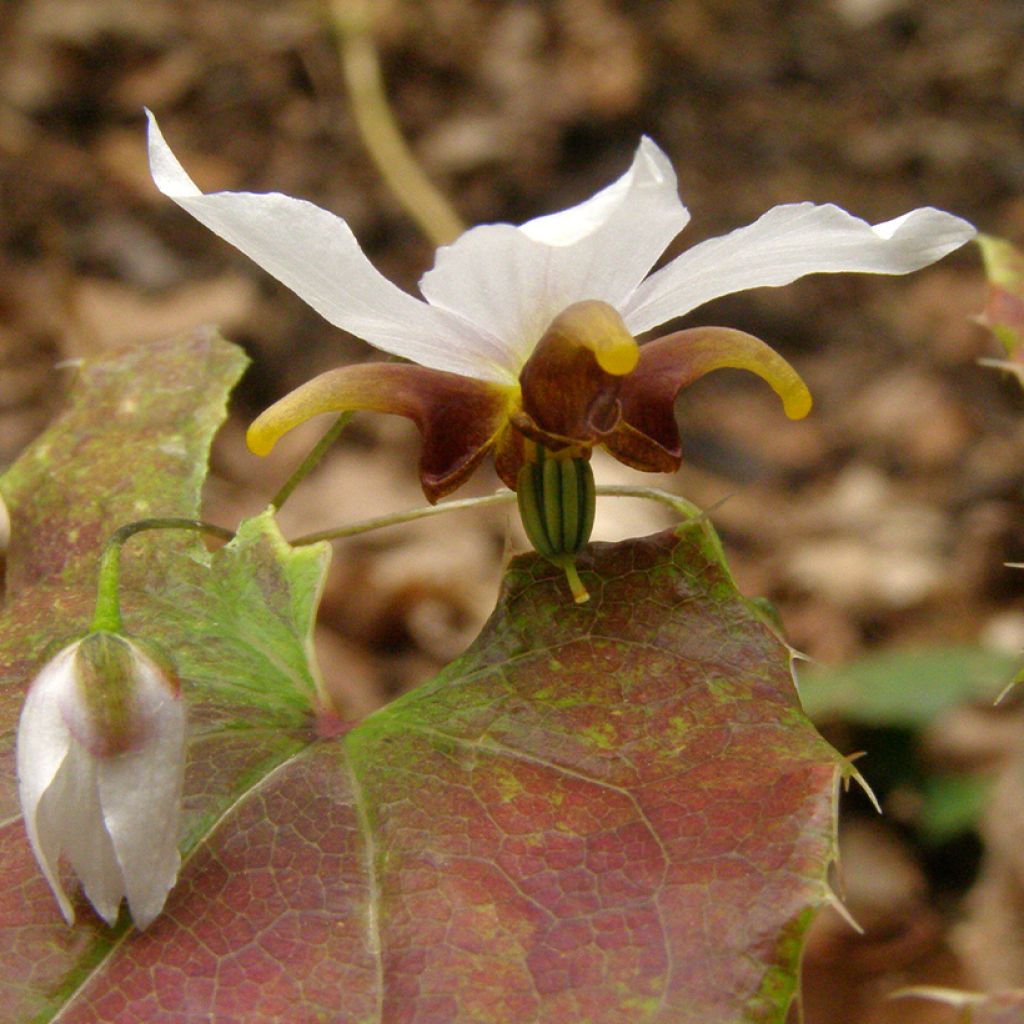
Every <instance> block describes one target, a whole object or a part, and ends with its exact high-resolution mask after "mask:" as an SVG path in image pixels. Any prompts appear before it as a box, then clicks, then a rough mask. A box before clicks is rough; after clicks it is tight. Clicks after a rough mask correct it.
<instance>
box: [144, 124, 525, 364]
mask: <svg viewBox="0 0 1024 1024" xmlns="http://www.w3.org/2000/svg"><path fill="white" fill-rule="evenodd" d="M147 114H148V116H149V161H150V170H151V172H152V175H153V180H154V181H155V182H156V186H157V188H159V189H160V191H161V192H163V194H164V195H166V196H167V197H168V198H170V199H173V200H174V202H176V203H177V204H178V205H179V206H180V207H182V209H184V210H187V211H188V212H189V213H191V214H192V216H193V217H195V218H196V220H198V221H200V222H201V223H203V224H205V225H206V226H207V227H208V228H210V229H211V230H212V231H214V232H216V233H217V234H218V235H220V236H221V238H223V239H225V240H227V241H228V242H230V243H231V244H232V245H234V246H236V247H237V248H239V249H241V250H242V252H244V253H245V254H246V255H247V256H249V257H251V258H252V259H253V260H255V261H256V262H257V263H258V264H259V265H260V266H261V267H263V269H264V270H266V271H267V272H268V273H270V274H273V276H274V277H276V278H277V279H278V280H279V281H281V282H282V283H283V284H285V285H287V286H288V287H289V288H291V290H292V291H294V292H295V293H296V295H298V296H299V297H300V298H301V299H304V300H305V301H306V302H308V303H309V304H310V305H311V306H312V307H313V308H314V309H315V310H316V311H317V312H318V313H319V314H320V315H321V316H323V317H324V318H325V319H327V320H329V321H330V322H331V323H332V324H335V325H336V326H337V327H341V328H343V329H344V330H347V331H351V332H352V333H353V334H355V335H357V336H358V337H360V338H363V339H364V340H366V341H368V342H370V344H371V345H375V346H376V347H377V348H380V349H384V351H386V352H391V353H393V354H395V355H399V356H404V357H406V358H408V359H412V360H415V361H416V362H418V363H422V364H423V365H424V366H432V367H434V368H436V369H441V370H451V371H453V372H455V373H464V374H467V375H469V376H474V377H480V378H482V379H487V380H499V381H500V380H504V379H506V378H507V374H505V373H504V372H503V371H502V369H501V359H502V355H503V352H504V349H503V347H502V345H501V344H500V343H499V342H498V341H497V339H496V338H495V337H493V336H492V335H490V334H489V332H488V331H487V330H486V329H480V328H478V327H472V326H470V325H469V324H468V323H466V322H465V321H464V320H463V319H461V318H460V317H458V316H457V315H455V314H453V313H450V312H445V311H443V310H439V309H432V308H431V307H430V306H428V305H427V304H426V303H424V302H421V301H420V300H419V299H417V298H415V297H414V296H412V295H409V294H408V293H406V292H404V291H402V290H401V289H400V288H398V287H397V286H396V285H394V284H392V283H391V282H390V281H389V280H388V279H387V278H386V277H384V276H383V275H381V274H380V273H379V272H378V271H377V270H376V269H375V268H374V266H373V265H372V264H371V263H370V261H369V260H368V259H367V258H366V256H365V255H364V253H363V251H362V249H360V248H359V243H358V242H357V241H356V238H355V236H354V235H353V234H352V230H351V229H350V228H349V226H348V225H347V224H346V223H345V221H343V220H342V219H341V218H340V217H336V216H335V215H334V214H332V213H328V212H327V211H326V210H321V209H320V208H319V207H317V206H314V205H313V204H312V203H308V202H305V201H304V200H301V199H292V198H290V197H289V196H284V195H281V194H280V193H277V192H270V193H266V194H254V193H250V192H215V193H211V194H209V195H204V194H203V193H202V192H200V191H199V189H198V188H197V187H196V185H195V184H194V183H193V182H192V180H191V178H189V176H188V174H186V172H185V170H184V169H183V168H182V166H181V164H180V163H179V162H178V160H177V158H176V157H175V156H174V154H173V153H172V152H171V150H170V148H169V147H168V145H167V143H166V142H165V141H164V138H163V135H162V134H161V133H160V129H159V127H158V126H157V123H156V119H155V118H154V117H153V115H152V114H149V112H148V111H147Z"/></svg>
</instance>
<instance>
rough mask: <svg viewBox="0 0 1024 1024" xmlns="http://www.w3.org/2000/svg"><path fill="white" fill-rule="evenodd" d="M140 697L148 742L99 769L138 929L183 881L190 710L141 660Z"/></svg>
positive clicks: (103, 800) (102, 794)
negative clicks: (181, 845)
mask: <svg viewBox="0 0 1024 1024" xmlns="http://www.w3.org/2000/svg"><path fill="white" fill-rule="evenodd" d="M138 672H139V675H138V680H137V681H138V692H139V696H140V699H141V700H142V702H144V703H147V704H148V705H149V707H148V709H147V714H146V717H147V720H148V726H149V731H150V739H149V742H147V743H146V745H145V746H143V747H141V748H139V749H138V750H135V751H132V752H131V753H128V754H122V755H120V756H118V757H109V758H103V759H102V760H100V761H98V762H97V766H96V778H97V792H98V794H99V802H100V806H101V808H102V815H103V822H104V824H105V826H106V832H107V833H109V835H110V841H111V843H112V844H113V851H114V855H115V856H116V858H117V863H118V865H119V866H120V872H121V875H122V876H123V878H124V895H125V896H127V898H128V906H129V909H130V910H131V912H132V920H133V921H134V922H135V925H136V927H137V928H140V929H142V928H145V927H147V926H148V925H149V924H150V922H152V921H153V919H154V918H155V917H156V916H157V915H158V914H159V913H160V911H161V910H163V907H164V902H165V901H166V899H167V894H168V892H170V890H171V887H172V886H173V885H174V882H175V879H176V878H177V877H178V868H179V866H180V864H181V857H180V855H179V853H178V824H179V821H180V817H181V787H182V781H183V778H184V767H185V705H184V701H182V700H181V698H180V697H172V696H170V695H169V694H168V692H167V688H166V683H165V681H164V680H163V678H162V677H161V676H160V675H159V673H158V672H157V671H156V670H155V669H154V668H153V667H152V666H145V665H144V664H143V663H142V662H141V659H140V663H139V666H138Z"/></svg>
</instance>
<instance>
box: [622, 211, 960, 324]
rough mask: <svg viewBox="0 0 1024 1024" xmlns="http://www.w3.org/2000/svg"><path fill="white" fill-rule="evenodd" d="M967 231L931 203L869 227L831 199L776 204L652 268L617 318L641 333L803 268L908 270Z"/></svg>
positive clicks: (782, 280) (956, 243)
mask: <svg viewBox="0 0 1024 1024" xmlns="http://www.w3.org/2000/svg"><path fill="white" fill-rule="evenodd" d="M974 234H975V230H974V228H973V227H972V226H971V225H970V224H968V223H967V221H964V220H961V219H960V218H959V217H953V216H951V215H950V214H948V213H943V212H942V211H941V210H934V209H932V208H931V207H925V208H923V209H920V210H913V211H911V212H910V213H907V214H904V215H903V216H902V217H897V218H896V219H895V220H891V221H887V222H886V223H884V224H878V225H875V226H874V227H872V226H871V225H870V224H868V223H867V221H863V220H860V219H859V218H858V217H854V216H852V215H851V214H849V213H847V212H846V211H845V210H841V209H840V208H839V207H838V206H832V205H827V206H815V205H814V204H813V203H796V204H793V205H790V206H776V207H775V208H774V209H772V210H769V211H768V212H767V213H766V214H764V216H762V217H760V218H759V219H758V220H756V221H755V222H754V223H753V224H750V225H748V226H747V227H744V228H739V229H738V230H736V231H733V232H731V233H730V234H728V235H724V236H723V237H721V238H713V239H710V240H709V241H707V242H702V243H701V244H700V245H696V246H694V247H693V248H692V249H689V250H687V251H686V252H684V253H683V254H682V255H681V256H678V257H677V258H676V259H674V260H673V261H672V262H671V263H669V264H668V265H667V266H665V267H662V269H661V270H659V271H657V272H656V273H654V274H652V275H651V276H650V277H649V278H648V279H647V280H646V281H644V283H643V284H642V285H641V286H640V287H639V288H638V289H637V290H636V292H635V293H634V295H633V297H632V298H631V299H630V300H629V302H628V303H627V304H626V306H625V309H624V310H623V311H622V312H623V318H624V319H625V321H626V325H627V326H628V327H629V328H630V330H632V331H634V332H635V333H640V332H641V331H646V330H648V329H649V328H651V327H657V326H658V325H659V324H663V323H665V322H666V321H667V320H671V319H672V318H673V317H677V316H682V315H683V314H684V313H688V312H689V311H690V310H691V309H695V308H696V307H697V306H700V305H702V304H703V303H705V302H708V301H709V300H710V299H714V298H718V296H720V295H729V294H731V293H733V292H738V291H743V290H744V289H746V288H759V287H762V286H766V285H768V286H777V285H784V284H789V283H790V282H792V281H795V280H796V279H797V278H798V277H803V276H804V275H805V274H817V273H837V272H840V271H860V272H863V273H871V274H907V273H909V272H910V271H912V270H920V269H921V268H922V267H926V266H928V264H929V263H934V262H935V261H936V260H940V259H942V257H943V256H945V255H947V254H948V253H951V252H952V251H953V250H954V249H958V248H959V247H960V246H961V245H963V244H964V243H965V242H967V241H969V240H970V239H971V238H973V237H974Z"/></svg>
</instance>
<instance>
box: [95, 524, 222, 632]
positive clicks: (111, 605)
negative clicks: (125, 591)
mask: <svg viewBox="0 0 1024 1024" xmlns="http://www.w3.org/2000/svg"><path fill="white" fill-rule="evenodd" d="M144 530H192V531H194V532H196V533H209V534H211V535H213V536H214V537H220V538H221V539H222V540H231V539H232V537H234V533H232V531H231V530H226V529H224V527H223V526H215V525H214V524H213V523H205V522H203V521H202V520H201V519H177V518H171V517H168V518H158V519H140V520H138V522H134V523H126V524H125V525H124V526H122V527H120V528H119V529H117V530H115V531H114V533H113V534H111V536H110V539H109V540H108V541H107V543H106V545H105V546H104V548H103V554H102V555H100V566H99V572H98V576H99V579H98V581H97V585H96V611H95V614H94V615H93V619H92V626H91V627H90V628H91V631H92V632H94V633H95V632H97V631H99V630H105V631H107V632H110V633H117V632H119V631H120V629H121V626H122V620H121V598H120V593H119V590H118V586H119V584H120V579H121V548H122V547H123V546H124V543H125V541H127V540H128V539H129V538H131V537H134V536H135V534H137V533H142V532H143V531H144Z"/></svg>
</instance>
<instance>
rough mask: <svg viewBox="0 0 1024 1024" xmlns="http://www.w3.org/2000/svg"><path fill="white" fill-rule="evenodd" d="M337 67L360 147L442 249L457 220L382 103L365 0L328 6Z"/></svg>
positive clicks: (459, 227)
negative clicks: (360, 140) (348, 99)
mask: <svg viewBox="0 0 1024 1024" xmlns="http://www.w3.org/2000/svg"><path fill="white" fill-rule="evenodd" d="M327 10H328V12H329V14H330V18H331V22H332V24H333V26H334V29H335V31H336V32H337V36H338V49H339V53H340V57H341V67H342V71H343V73H344V75H345V84H346V85H347V86H348V91H349V96H350V98H351V100H352V110H353V113H354V115H355V119H356V124H357V125H358V126H359V131H360V134H361V135H362V137H363V142H364V144H365V145H366V148H367V150H368V151H369V153H370V156H371V158H372V159H373V162H374V163H375V164H376V165H377V170H378V171H379V172H380V174H381V177H383V179H384V181H385V182H386V184H387V186H388V188H390V189H391V191H392V193H394V195H395V197H396V198H397V199H398V201H399V202H400V203H401V204H402V206H403V207H404V209H405V211H406V212H407V213H408V214H409V216H411V217H412V218H413V220H414V221H415V222H416V223H417V225H419V227H420V230H422V231H423V233H424V234H425V235H426V236H427V237H428V238H429V239H430V240H431V241H432V242H433V243H434V244H435V245H447V244H448V243H449V242H453V241H454V240H455V239H456V238H458V237H459V235H461V234H462V232H463V231H464V230H465V228H464V225H463V223H462V221H461V219H460V218H459V216H458V214H457V213H456V212H455V210H454V209H453V208H452V206H451V204H450V203H449V202H448V200H447V199H446V198H445V197H444V195H443V194H442V193H441V192H440V191H439V190H438V189H437V188H436V187H435V186H434V185H433V183H432V182H431V181H430V179H429V178H428V177H427V176H426V174H425V173H424V172H423V169H422V168H421V167H420V165H419V164H418V163H417V162H416V158H415V156H413V153H412V150H410V148H409V146H408V144H407V143H406V141H405V139H404V138H403V136H402V132H401V130H400V129H399V127H398V124H397V123H396V121H395V116H394V114H393V113H392V110H391V105H390V103H389V102H388V97H387V92H386V90H385V88H384V79H383V76H382V74H381V69H380V61H379V59H378V57H377V47H376V44H375V43H374V39H373V26H372V20H373V19H372V14H371V11H370V4H369V3H367V2H366V0H328V3H327Z"/></svg>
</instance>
